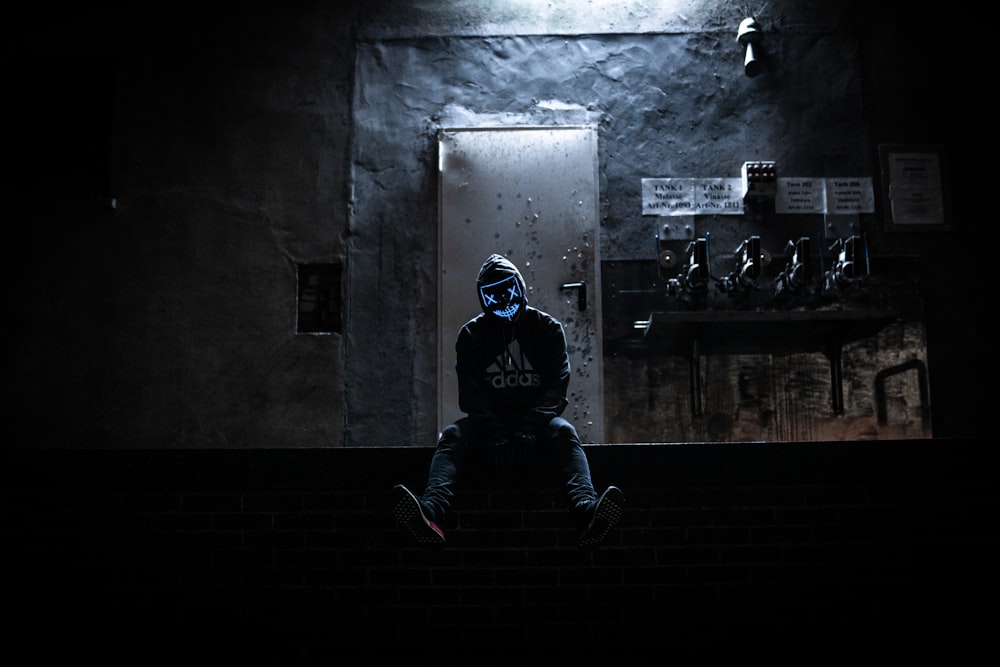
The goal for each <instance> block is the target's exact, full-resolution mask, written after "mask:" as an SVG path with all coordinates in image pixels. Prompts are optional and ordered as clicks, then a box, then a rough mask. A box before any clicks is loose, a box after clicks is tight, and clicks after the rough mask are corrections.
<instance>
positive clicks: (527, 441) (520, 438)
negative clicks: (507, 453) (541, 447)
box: [514, 432, 535, 449]
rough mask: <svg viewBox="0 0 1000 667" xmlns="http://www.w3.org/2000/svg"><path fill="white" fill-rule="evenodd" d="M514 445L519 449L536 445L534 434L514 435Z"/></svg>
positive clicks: (519, 433)
mask: <svg viewBox="0 0 1000 667" xmlns="http://www.w3.org/2000/svg"><path fill="white" fill-rule="evenodd" d="M514 444H515V445H516V446H517V447H520V448H525V449H527V448H528V447H531V446H532V445H534V444H535V436H534V434H532V433H521V432H518V433H515V434H514Z"/></svg>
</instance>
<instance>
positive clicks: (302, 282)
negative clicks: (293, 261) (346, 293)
mask: <svg viewBox="0 0 1000 667" xmlns="http://www.w3.org/2000/svg"><path fill="white" fill-rule="evenodd" d="M340 284H341V264H340V262H335V263H332V264H299V267H298V294H297V299H296V300H297V317H296V322H295V333H299V334H333V333H340V332H341V314H340V313H341V305H342V299H341V290H340Z"/></svg>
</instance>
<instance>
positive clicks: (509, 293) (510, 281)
mask: <svg viewBox="0 0 1000 667" xmlns="http://www.w3.org/2000/svg"><path fill="white" fill-rule="evenodd" d="M479 301H480V303H481V304H482V306H483V312H484V313H487V314H488V315H492V316H494V317H498V318H500V319H501V320H506V321H507V322H513V321H514V320H516V319H517V316H518V315H520V314H521V308H522V307H523V306H524V292H522V291H521V283H520V281H519V280H518V279H517V276H509V277H507V278H504V279H503V280H501V281H499V282H495V283H490V284H489V285H480V286H479Z"/></svg>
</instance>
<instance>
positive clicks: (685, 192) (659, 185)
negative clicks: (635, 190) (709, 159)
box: [642, 178, 743, 216]
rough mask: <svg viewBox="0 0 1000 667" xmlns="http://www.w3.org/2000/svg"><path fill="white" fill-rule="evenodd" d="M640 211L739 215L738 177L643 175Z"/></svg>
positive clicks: (741, 208)
mask: <svg viewBox="0 0 1000 667" xmlns="http://www.w3.org/2000/svg"><path fill="white" fill-rule="evenodd" d="M642 214H643V215H660V216H681V215H742V214H743V180H742V179H740V178H644V179H642Z"/></svg>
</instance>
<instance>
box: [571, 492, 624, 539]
mask: <svg viewBox="0 0 1000 667" xmlns="http://www.w3.org/2000/svg"><path fill="white" fill-rule="evenodd" d="M624 512H625V504H624V497H623V496H622V493H621V491H619V490H618V489H615V492H610V493H609V492H608V491H605V492H604V495H602V496H601V498H600V499H599V500H598V501H597V509H595V510H594V519H593V521H592V522H591V524H590V528H588V529H587V532H586V533H585V534H584V536H583V538H582V539H581V540H580V546H581V547H592V546H594V545H595V544H599V543H601V542H603V541H604V538H605V537H607V536H608V533H609V532H610V531H611V528H612V527H614V525H615V524H616V523H618V520H619V519H621V518H622V514H623V513H624Z"/></svg>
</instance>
